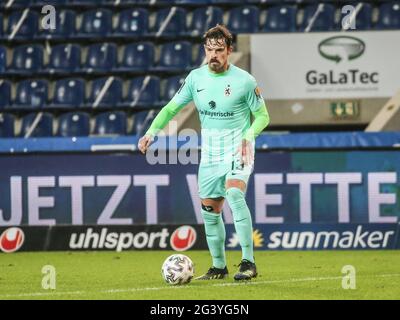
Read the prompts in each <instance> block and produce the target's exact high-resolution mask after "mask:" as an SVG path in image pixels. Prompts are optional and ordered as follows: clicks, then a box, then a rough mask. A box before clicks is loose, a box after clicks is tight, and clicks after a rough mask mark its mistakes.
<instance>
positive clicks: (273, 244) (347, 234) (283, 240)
mask: <svg viewBox="0 0 400 320" xmlns="http://www.w3.org/2000/svg"><path fill="white" fill-rule="evenodd" d="M394 237H395V230H387V231H386V230H385V231H377V230H374V231H364V230H363V227H362V226H361V225H358V226H357V228H356V230H352V231H343V232H339V231H283V232H282V231H275V232H272V233H271V234H270V236H269V239H268V243H267V248H268V249H385V248H389V247H390V246H391V243H392V242H393V240H394Z"/></svg>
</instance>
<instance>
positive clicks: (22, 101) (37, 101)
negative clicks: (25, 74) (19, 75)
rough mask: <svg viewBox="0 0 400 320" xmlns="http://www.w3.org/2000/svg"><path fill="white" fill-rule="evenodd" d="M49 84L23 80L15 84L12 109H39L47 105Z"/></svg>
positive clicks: (40, 81) (41, 81) (44, 81)
mask: <svg viewBox="0 0 400 320" xmlns="http://www.w3.org/2000/svg"><path fill="white" fill-rule="evenodd" d="M48 90H49V84H48V82H47V81H46V80H30V79H29V80H23V81H21V82H19V83H18V84H17V93H16V96H15V101H14V105H13V108H24V109H25V108H26V109H40V108H42V107H43V106H45V105H46V104H47V100H48Z"/></svg>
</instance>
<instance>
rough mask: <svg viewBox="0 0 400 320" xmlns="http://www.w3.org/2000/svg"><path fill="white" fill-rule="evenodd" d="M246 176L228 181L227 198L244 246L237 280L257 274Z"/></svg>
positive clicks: (240, 241) (240, 240)
mask: <svg viewBox="0 0 400 320" xmlns="http://www.w3.org/2000/svg"><path fill="white" fill-rule="evenodd" d="M244 178H245V179H243V180H241V179H231V178H229V179H227V181H226V199H227V201H228V203H229V206H230V207H231V210H232V215H233V221H234V225H235V230H236V233H237V235H238V237H239V243H240V246H241V248H242V261H241V263H240V269H239V272H238V273H237V274H235V276H234V279H235V280H249V279H251V278H254V277H256V276H257V269H256V265H255V262H254V252H253V223H252V219H251V214H250V210H249V207H248V206H247V203H246V199H245V193H246V185H247V184H246V182H247V179H248V177H246V176H244ZM244 180H245V181H246V182H245V181H244Z"/></svg>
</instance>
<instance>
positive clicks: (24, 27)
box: [7, 11, 39, 39]
mask: <svg viewBox="0 0 400 320" xmlns="http://www.w3.org/2000/svg"><path fill="white" fill-rule="evenodd" d="M22 17H23V12H22V11H15V12H13V13H11V14H10V16H9V18H8V26H7V35H8V36H11V34H12V33H13V32H14V29H15V28H16V27H17V26H18V23H19V22H20V20H21V18H22ZM38 22H39V14H38V13H37V12H35V11H29V12H28V14H27V15H26V16H25V19H24V21H23V22H22V24H21V25H20V28H19V29H18V31H17V33H16V34H15V36H14V39H21V38H23V39H32V38H33V37H34V36H35V34H36V33H37V32H38Z"/></svg>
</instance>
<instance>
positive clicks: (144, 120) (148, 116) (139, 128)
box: [131, 110, 157, 136]
mask: <svg viewBox="0 0 400 320" xmlns="http://www.w3.org/2000/svg"><path fill="white" fill-rule="evenodd" d="M156 114H157V113H156V111H155V110H149V111H140V112H137V113H135V114H134V116H133V126H132V131H131V133H132V134H136V135H139V136H141V135H143V134H144V133H145V132H146V131H147V129H149V128H150V125H151V122H152V121H153V120H154V118H155V116H156Z"/></svg>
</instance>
